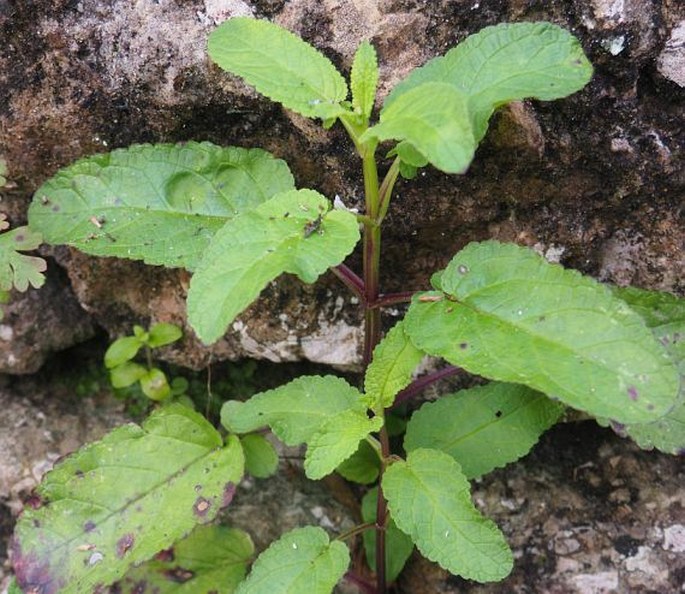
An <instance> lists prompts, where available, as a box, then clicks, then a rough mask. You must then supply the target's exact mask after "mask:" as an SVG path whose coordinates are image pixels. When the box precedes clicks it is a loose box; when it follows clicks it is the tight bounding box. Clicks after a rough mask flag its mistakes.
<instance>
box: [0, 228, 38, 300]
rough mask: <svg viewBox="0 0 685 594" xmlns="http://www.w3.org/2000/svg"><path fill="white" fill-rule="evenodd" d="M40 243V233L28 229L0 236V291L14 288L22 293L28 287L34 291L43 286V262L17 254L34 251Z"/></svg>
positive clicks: (14, 230)
mask: <svg viewBox="0 0 685 594" xmlns="http://www.w3.org/2000/svg"><path fill="white" fill-rule="evenodd" d="M2 220H3V219H0V222H2ZM2 228H3V227H0V229H2ZM41 242H42V237H41V235H40V233H36V232H35V231H33V230H32V229H30V228H29V227H17V228H16V229H13V230H12V231H7V232H5V233H1V234H0V291H9V290H10V289H13V288H14V289H16V290H17V291H22V292H23V291H26V289H28V288H29V285H30V286H32V287H33V288H34V289H39V288H40V287H42V286H43V283H45V277H44V276H43V272H45V269H46V268H47V264H46V262H45V260H43V258H37V257H35V256H27V255H26V254H20V253H19V252H24V251H30V250H35V249H36V248H37V247H38V246H39V245H40V244H41Z"/></svg>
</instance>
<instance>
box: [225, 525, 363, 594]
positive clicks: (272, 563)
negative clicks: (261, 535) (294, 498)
mask: <svg viewBox="0 0 685 594" xmlns="http://www.w3.org/2000/svg"><path fill="white" fill-rule="evenodd" d="M349 564H350V553H349V551H348V549H347V547H346V546H345V545H344V544H343V543H342V542H340V541H337V540H335V541H333V542H330V540H329V538H328V535H327V534H326V532H324V530H322V529H321V528H316V527H313V526H308V527H306V528H297V529H295V530H291V531H290V532H288V533H286V534H284V535H283V536H281V538H279V539H278V540H277V541H276V542H274V543H272V544H271V545H270V546H269V548H268V549H266V550H265V551H264V552H263V553H262V554H261V555H259V557H258V558H257V560H256V561H255V563H254V565H253V566H252V571H251V572H250V575H249V576H248V577H247V579H246V580H245V581H244V582H243V583H242V584H240V586H239V587H238V590H237V594H265V593H266V592H274V593H275V592H278V594H302V593H303V592H306V593H307V594H330V593H331V592H332V591H333V588H334V587H335V585H336V584H337V582H338V580H340V578H341V577H342V576H343V575H344V573H345V571H347V567H348V566H349Z"/></svg>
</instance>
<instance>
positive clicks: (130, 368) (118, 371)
mask: <svg viewBox="0 0 685 594" xmlns="http://www.w3.org/2000/svg"><path fill="white" fill-rule="evenodd" d="M146 373H147V369H146V368H145V367H143V366H142V365H140V364H139V363H133V362H132V361H126V362H124V363H122V364H121V365H117V366H116V367H112V368H111V369H110V370H109V381H111V382H112V387H114V388H117V389H120V388H128V387H129V386H132V385H133V384H135V383H136V382H137V381H139V380H140V379H141V378H142V377H144V376H145V374H146Z"/></svg>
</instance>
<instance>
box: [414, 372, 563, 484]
mask: <svg viewBox="0 0 685 594" xmlns="http://www.w3.org/2000/svg"><path fill="white" fill-rule="evenodd" d="M563 412H564V407H563V406H562V405H560V404H559V403H557V402H552V401H551V400H550V399H549V398H547V396H545V395H544V394H541V393H540V392H535V391H533V390H531V389H529V388H526V387H525V386H520V385H516V384H502V383H497V382H492V383H490V384H487V385H486V386H478V387H475V388H470V389H468V390H461V391H459V392H457V393H456V394H452V395H450V396H443V397H442V398H440V400H437V401H435V402H428V403H426V404H424V405H423V406H422V407H421V408H420V409H419V410H418V411H416V412H415V413H414V414H413V415H412V418H411V420H410V421H409V424H408V425H407V434H406V436H405V438H404V449H405V450H406V451H408V452H411V451H413V450H416V449H419V448H432V449H435V450H440V451H442V452H445V453H446V454H449V455H450V456H452V457H453V458H454V459H455V460H456V461H457V462H459V465H460V466H461V469H462V472H463V473H464V475H465V476H466V478H467V479H472V478H476V477H479V476H482V475H484V474H487V473H488V472H490V471H491V470H494V469H495V468H499V467H501V466H504V465H505V464H508V463H509V462H513V461H515V460H518V459H519V458H520V457H522V456H524V455H526V454H527V453H528V452H529V451H530V448H532V447H533V445H535V443H536V442H537V441H538V438H539V437H540V435H542V433H544V432H545V431H546V430H547V429H549V428H550V427H551V426H552V425H553V424H554V423H555V422H556V421H557V420H558V419H559V417H560V416H561V415H562V414H563Z"/></svg>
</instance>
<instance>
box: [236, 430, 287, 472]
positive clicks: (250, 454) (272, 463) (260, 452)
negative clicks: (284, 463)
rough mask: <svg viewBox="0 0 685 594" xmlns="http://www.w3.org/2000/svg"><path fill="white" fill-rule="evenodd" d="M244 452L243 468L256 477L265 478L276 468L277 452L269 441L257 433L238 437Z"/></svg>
mask: <svg viewBox="0 0 685 594" xmlns="http://www.w3.org/2000/svg"><path fill="white" fill-rule="evenodd" d="M240 445H242V446H243V453H244V454H245V470H246V471H247V472H249V473H250V474H251V475H252V476H255V477H257V478H266V477H269V476H271V475H272V474H274V473H275V472H276V469H277V468H278V453H277V452H276V450H275V449H274V446H273V445H271V442H270V441H269V440H268V439H267V438H266V437H264V436H263V435H260V434H259V433H250V434H248V435H244V436H243V437H241V438H240Z"/></svg>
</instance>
